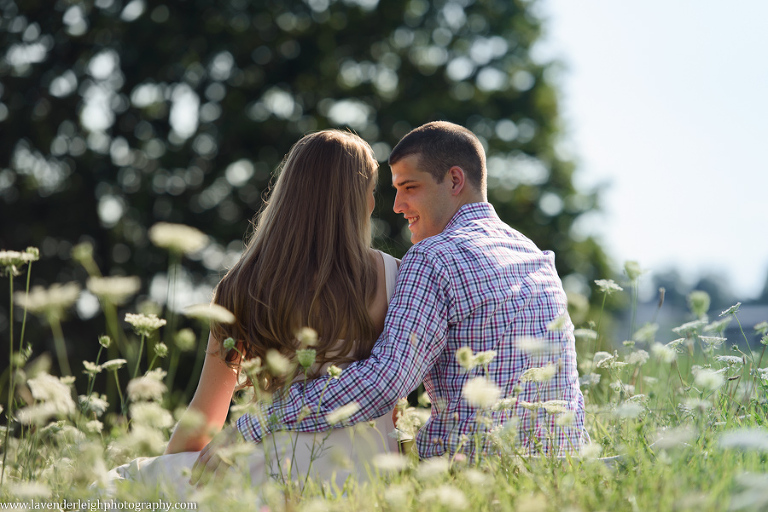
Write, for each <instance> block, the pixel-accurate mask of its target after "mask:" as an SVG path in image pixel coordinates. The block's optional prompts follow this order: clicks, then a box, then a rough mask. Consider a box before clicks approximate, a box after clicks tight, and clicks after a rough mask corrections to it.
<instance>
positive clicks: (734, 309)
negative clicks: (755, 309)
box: [720, 302, 741, 316]
mask: <svg viewBox="0 0 768 512" xmlns="http://www.w3.org/2000/svg"><path fill="white" fill-rule="evenodd" d="M739 307H741V302H737V303H736V304H734V305H733V306H731V307H729V308H728V309H726V310H725V311H723V312H722V313H720V316H728V315H735V314H736V313H738V312H739Z"/></svg>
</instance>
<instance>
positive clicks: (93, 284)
mask: <svg viewBox="0 0 768 512" xmlns="http://www.w3.org/2000/svg"><path fill="white" fill-rule="evenodd" d="M86 288H88V290H89V291H90V292H91V293H92V294H94V295H95V296H97V297H98V298H100V299H102V300H104V301H106V302H109V303H111V304H116V305H120V304H124V303H125V301H127V300H128V299H129V298H130V297H131V296H133V295H134V294H135V293H136V292H138V291H139V289H140V288H141V279H139V278H138V277H136V276H131V277H127V276H112V277H89V278H88V281H87V282H86Z"/></svg>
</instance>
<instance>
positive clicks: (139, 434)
mask: <svg viewBox="0 0 768 512" xmlns="http://www.w3.org/2000/svg"><path fill="white" fill-rule="evenodd" d="M119 444H120V445H122V446H124V447H125V448H128V449H129V450H133V451H135V452H136V453H141V454H150V455H159V454H161V453H162V452H163V450H165V444H166V442H165V436H164V435H163V433H162V432H161V431H160V430H158V429H156V428H151V427H146V426H144V425H138V424H136V425H133V426H132V427H131V431H130V432H129V433H128V435H127V436H124V437H122V438H121V439H120V440H119Z"/></svg>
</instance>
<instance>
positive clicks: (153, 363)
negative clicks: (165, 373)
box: [147, 354, 157, 372]
mask: <svg viewBox="0 0 768 512" xmlns="http://www.w3.org/2000/svg"><path fill="white" fill-rule="evenodd" d="M155 361H157V354H155V356H154V357H153V358H152V361H150V362H149V368H148V369H147V371H148V372H151V371H152V367H153V366H155Z"/></svg>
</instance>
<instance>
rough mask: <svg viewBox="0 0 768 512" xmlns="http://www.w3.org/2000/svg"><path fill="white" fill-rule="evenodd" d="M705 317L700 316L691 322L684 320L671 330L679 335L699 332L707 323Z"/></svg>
mask: <svg viewBox="0 0 768 512" xmlns="http://www.w3.org/2000/svg"><path fill="white" fill-rule="evenodd" d="M707 323H708V322H707V319H706V318H701V319H699V320H693V321H692V322H686V323H684V324H683V325H680V326H677V327H674V328H673V329H672V332H674V333H675V334H677V335H681V336H690V335H691V334H694V333H697V332H699V331H700V330H701V329H703V328H704V327H705V326H706V325H707Z"/></svg>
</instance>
